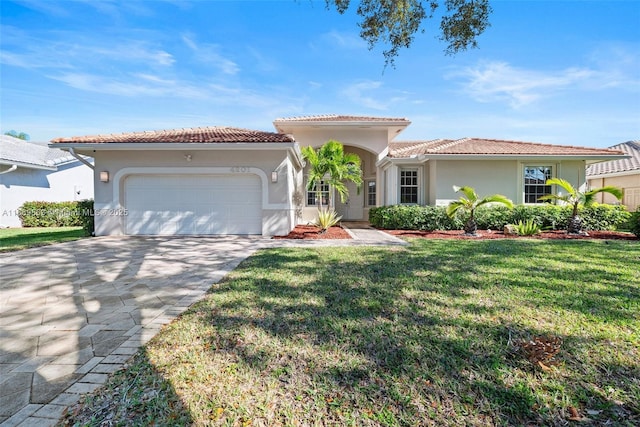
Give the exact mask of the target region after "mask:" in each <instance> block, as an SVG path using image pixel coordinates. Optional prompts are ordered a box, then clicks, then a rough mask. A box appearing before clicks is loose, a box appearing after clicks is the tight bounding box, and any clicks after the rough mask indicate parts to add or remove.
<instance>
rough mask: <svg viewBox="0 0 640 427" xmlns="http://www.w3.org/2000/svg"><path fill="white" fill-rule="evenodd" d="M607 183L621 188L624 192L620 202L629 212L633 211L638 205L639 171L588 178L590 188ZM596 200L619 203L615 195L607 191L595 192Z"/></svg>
mask: <svg viewBox="0 0 640 427" xmlns="http://www.w3.org/2000/svg"><path fill="white" fill-rule="evenodd" d="M609 185H612V186H614V187H619V188H621V189H622V191H623V193H624V195H623V198H622V204H623V205H625V206H626V207H627V209H628V210H629V211H630V212H635V211H636V210H637V209H638V208H639V207H640V172H638V173H635V174H629V175H620V176H611V177H599V178H590V179H589V188H590V189H594V188H600V187H606V186H609ZM596 200H597V201H598V202H599V203H609V204H618V203H620V202H619V201H618V200H617V199H616V198H615V197H613V196H612V195H611V194H607V193H599V194H597V195H596Z"/></svg>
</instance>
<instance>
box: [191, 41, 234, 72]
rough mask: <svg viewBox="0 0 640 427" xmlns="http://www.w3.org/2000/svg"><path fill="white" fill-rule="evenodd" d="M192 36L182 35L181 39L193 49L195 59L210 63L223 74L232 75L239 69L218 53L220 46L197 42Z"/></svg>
mask: <svg viewBox="0 0 640 427" xmlns="http://www.w3.org/2000/svg"><path fill="white" fill-rule="evenodd" d="M194 38H195V37H194V36H193V35H192V34H183V35H182V41H183V42H184V44H185V45H186V46H187V47H188V48H189V49H191V51H193V53H194V55H195V58H196V60H197V61H199V62H201V63H204V64H209V65H212V66H214V67H215V68H217V69H219V70H220V71H222V72H223V73H224V74H229V75H234V74H237V73H238V72H239V71H240V67H239V66H238V64H236V63H235V62H234V61H232V60H230V59H228V58H225V57H224V56H222V55H221V54H220V53H219V51H220V46H218V45H215V44H210V43H202V44H198V43H197V42H196V41H195V40H194Z"/></svg>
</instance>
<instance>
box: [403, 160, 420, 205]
mask: <svg viewBox="0 0 640 427" xmlns="http://www.w3.org/2000/svg"><path fill="white" fill-rule="evenodd" d="M400 203H403V204H404V203H406V204H417V203H418V170H417V169H402V170H400Z"/></svg>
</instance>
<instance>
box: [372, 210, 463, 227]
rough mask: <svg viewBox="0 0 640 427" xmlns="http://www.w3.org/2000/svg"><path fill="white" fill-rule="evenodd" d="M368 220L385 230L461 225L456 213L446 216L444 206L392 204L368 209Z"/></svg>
mask: <svg viewBox="0 0 640 427" xmlns="http://www.w3.org/2000/svg"><path fill="white" fill-rule="evenodd" d="M369 222H370V223H371V225H373V226H374V227H378V228H385V229H387V230H425V231H432V230H457V229H460V228H461V227H462V226H463V222H462V219H461V218H460V217H459V216H458V215H456V216H454V217H453V218H449V217H448V216H447V212H446V208H445V207H444V206H417V205H393V206H380V207H375V208H371V209H370V210H369Z"/></svg>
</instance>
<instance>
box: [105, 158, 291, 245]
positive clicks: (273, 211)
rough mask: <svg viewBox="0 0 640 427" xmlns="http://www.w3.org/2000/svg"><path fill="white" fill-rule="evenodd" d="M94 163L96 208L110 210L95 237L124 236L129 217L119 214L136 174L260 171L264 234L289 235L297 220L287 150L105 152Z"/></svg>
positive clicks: (258, 172) (106, 211) (257, 173)
mask: <svg viewBox="0 0 640 427" xmlns="http://www.w3.org/2000/svg"><path fill="white" fill-rule="evenodd" d="M186 156H191V157H190V159H188V158H187V157H186ZM95 162H96V177H95V180H94V181H95V207H96V210H97V211H101V212H105V214H104V215H96V235H122V234H124V220H125V219H124V217H123V215H122V214H119V213H118V212H120V211H119V210H122V209H124V208H125V206H124V192H125V181H126V177H127V176H129V175H135V174H178V175H184V174H214V175H215V174H237V173H239V174H255V175H258V176H259V177H260V179H261V182H262V188H263V211H262V214H263V227H262V232H263V235H267V236H271V235H280V234H287V233H288V232H289V231H291V229H293V227H294V226H295V223H296V214H295V206H294V205H293V201H292V200H293V193H294V190H295V189H294V188H292V187H291V185H293V183H294V178H293V176H294V173H293V170H294V169H295V167H294V166H293V163H292V161H291V158H290V157H289V156H288V154H287V151H286V150H259V149H257V150H255V151H249V150H225V151H218V150H210V151H198V150H193V151H186V150H185V151H178V150H176V151H169V150H167V151H159V150H154V151H151V150H149V151H100V152H97V153H95ZM101 171H108V172H109V177H110V180H109V182H107V183H104V182H100V178H99V176H100V172H101ZM274 171H275V172H276V173H277V176H278V180H277V182H275V183H274V182H272V181H271V174H272V172H274ZM114 212H115V213H116V214H113V213H114Z"/></svg>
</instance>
